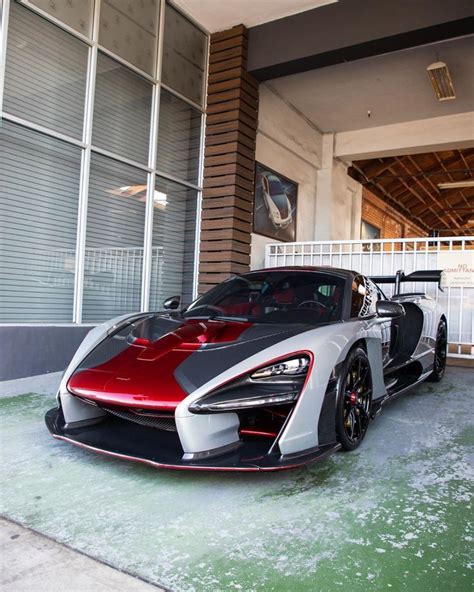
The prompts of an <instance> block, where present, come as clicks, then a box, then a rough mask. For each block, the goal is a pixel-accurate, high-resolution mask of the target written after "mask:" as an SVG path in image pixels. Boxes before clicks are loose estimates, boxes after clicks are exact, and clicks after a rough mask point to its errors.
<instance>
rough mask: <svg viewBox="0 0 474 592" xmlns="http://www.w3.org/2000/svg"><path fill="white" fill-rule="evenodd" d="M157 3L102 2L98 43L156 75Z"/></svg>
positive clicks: (144, 0)
mask: <svg viewBox="0 0 474 592" xmlns="http://www.w3.org/2000/svg"><path fill="white" fill-rule="evenodd" d="M158 4H159V2H158V1H157V0H141V1H140V2H130V0H102V5H101V9H100V28H99V43H100V44H101V45H103V46H104V47H105V48H107V49H109V50H110V51H113V52H114V53H116V54H117V55H119V56H120V57H121V58H123V59H124V60H127V62H130V63H131V64H133V65H134V66H137V68H140V69H141V70H143V71H144V72H147V73H148V74H150V75H154V74H155V63H156V46H157V43H156V32H157V31H158V18H159V17H158Z"/></svg>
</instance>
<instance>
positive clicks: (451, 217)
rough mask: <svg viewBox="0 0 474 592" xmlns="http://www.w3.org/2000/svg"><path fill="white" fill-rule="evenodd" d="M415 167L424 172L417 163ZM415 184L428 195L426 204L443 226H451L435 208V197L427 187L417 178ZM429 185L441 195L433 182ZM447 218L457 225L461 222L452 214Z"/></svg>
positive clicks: (405, 167) (403, 166) (405, 168)
mask: <svg viewBox="0 0 474 592" xmlns="http://www.w3.org/2000/svg"><path fill="white" fill-rule="evenodd" d="M399 162H400V161H399ZM410 162H413V161H412V160H411V161H410ZM400 165H401V166H402V168H403V169H404V170H405V171H407V172H408V173H410V170H409V169H408V167H407V166H406V165H405V163H403V162H400ZM414 167H415V169H416V170H417V172H420V171H422V169H421V168H420V167H419V165H418V164H417V163H414ZM414 183H415V184H416V185H417V187H419V188H420V189H421V190H422V191H423V192H424V193H425V194H426V195H427V197H428V201H427V202H426V203H427V205H428V208H429V210H430V211H431V212H433V213H434V214H436V216H437V217H438V218H439V220H441V221H442V223H443V224H445V226H449V224H448V222H447V220H446V218H445V217H444V216H443V213H439V212H438V211H437V209H436V208H435V207H434V204H433V196H432V195H431V192H430V191H429V190H428V189H427V188H426V187H425V185H424V184H423V183H422V182H421V181H420V180H419V179H418V178H417V177H414ZM429 184H430V186H431V187H432V188H433V189H434V191H435V192H437V193H439V189H438V188H437V187H436V185H434V184H433V182H432V181H431V180H430V181H429ZM447 218H449V220H451V222H452V223H453V224H455V225H456V224H458V223H459V221H458V220H456V218H455V217H454V216H452V215H451V214H447Z"/></svg>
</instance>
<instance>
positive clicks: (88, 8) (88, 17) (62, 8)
mask: <svg viewBox="0 0 474 592" xmlns="http://www.w3.org/2000/svg"><path fill="white" fill-rule="evenodd" d="M30 4H33V5H34V6H37V7H38V8H41V10H44V11H45V12H47V13H48V14H50V15H51V16H54V17H55V18H57V19H58V20H59V21H61V22H62V23H65V24H66V25H68V26H69V27H71V28H72V29H75V30H76V31H79V33H82V34H83V35H86V36H90V34H91V29H92V12H93V10H94V0H75V1H74V0H30Z"/></svg>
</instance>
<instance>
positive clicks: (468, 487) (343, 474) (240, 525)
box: [0, 368, 474, 592]
mask: <svg viewBox="0 0 474 592" xmlns="http://www.w3.org/2000/svg"><path fill="white" fill-rule="evenodd" d="M25 384H26V383H24V385H23V387H22V388H21V389H20V390H23V392H25V394H16V395H14V396H10V393H12V392H14V391H13V385H11V388H10V387H8V388H3V397H2V398H1V400H0V412H1V422H2V441H1V455H2V459H1V471H2V473H3V475H2V480H3V484H4V485H3V488H2V494H3V495H2V500H1V511H2V512H3V514H4V515H5V516H6V517H9V518H12V519H14V520H16V521H18V522H20V523H21V524H24V525H27V526H30V527H32V528H34V529H36V530H38V531H39V532H42V533H45V534H46V535H48V536H50V537H53V538H54V539H56V540H58V541H61V542H64V543H66V544H68V545H70V546H71V547H73V548H75V549H79V550H81V551H84V552H85V553H87V554H88V555H90V556H92V557H96V558H99V559H100V560H103V561H105V562H107V563H109V564H111V565H114V566H116V567H118V568H120V569H122V570H125V571H128V572H130V573H132V574H137V575H139V576H141V577H142V578H144V579H146V580H147V581H150V582H154V583H157V584H161V585H162V586H164V587H167V588H170V589H172V590H176V591H186V592H191V591H196V592H201V591H212V592H215V591H220V590H226V591H227V590H244V591H252V590H256V591H257V590H265V591H285V592H286V591H289V590H291V591H295V592H296V591H313V590H314V591H317V592H332V591H337V590H340V589H342V590H350V591H351V592H359V591H361V592H362V591H364V592H366V591H370V590H373V591H377V592H378V591H382V590H384V591H385V590H389V589H392V590H394V591H397V592H398V591H410V592H411V591H414V590H416V591H417V592H437V591H440V592H441V591H442V592H447V591H456V592H458V591H461V592H462V591H464V590H466V591H467V590H471V589H472V586H473V574H472V568H473V566H474V562H473V560H472V557H473V556H474V554H473V545H472V542H473V530H472V524H471V523H470V521H471V519H472V508H471V496H472V492H473V483H474V476H473V467H472V444H473V441H474V429H473V423H472V395H473V393H474V372H473V370H472V369H462V368H449V369H448V372H447V375H446V377H445V380H444V381H443V382H442V383H441V384H429V383H427V384H425V385H422V386H421V387H419V388H418V389H416V390H415V391H414V392H413V393H412V394H410V395H407V396H405V397H403V398H401V399H399V400H398V401H396V402H394V403H393V404H392V405H390V406H387V407H386V409H385V411H384V413H383V414H382V415H381V416H380V417H379V418H377V420H376V421H375V422H373V424H372V425H371V426H370V429H369V433H368V435H367V438H366V440H365V441H364V443H363V445H362V446H361V447H360V448H359V449H358V450H357V451H355V452H354V453H351V454H343V453H338V454H336V455H334V456H333V457H331V458H330V459H329V460H327V461H326V462H324V463H323V464H320V465H314V466H312V467H310V468H307V469H301V470H297V471H293V472H285V473H279V474H265V475H259V474H253V475H245V474H244V475H239V474H203V473H187V472H183V473H180V472H171V471H170V472H167V471H158V470H154V469H152V468H150V467H145V466H139V465H134V464H132V463H127V462H123V461H118V460H113V459H108V458H105V457H102V456H99V455H95V454H92V453H90V452H86V451H82V450H80V449H78V448H75V447H72V446H70V445H68V444H66V443H62V442H57V441H55V440H53V439H51V438H50V437H49V435H48V433H47V431H46V428H45V427H44V424H43V414H44V412H45V411H46V410H47V409H48V408H49V407H51V406H52V405H53V404H54V397H53V394H52V391H51V392H50V393H49V394H37V393H35V392H30V393H26V390H25V389H26V386H25ZM38 384H40V388H39V389H35V390H42V392H48V388H45V383H44V382H41V383H40V382H38ZM4 386H5V385H4ZM15 392H17V391H15ZM470 455H471V456H470ZM19 589H20V588H19ZM36 589H37V590H44V592H49V589H47V588H43V589H41V588H36ZM87 589H88V588H87ZM95 589H97V590H98V589H99V588H95ZM118 589H120V588H118ZM12 590H14V589H13V588H12ZM51 590H53V588H51ZM84 590H86V588H85V589H84Z"/></svg>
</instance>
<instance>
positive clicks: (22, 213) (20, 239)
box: [0, 122, 81, 323]
mask: <svg viewBox="0 0 474 592" xmlns="http://www.w3.org/2000/svg"><path fill="white" fill-rule="evenodd" d="M0 162H1V163H2V167H1V168H0V212H1V214H0V322H3V323H12V322H16V323H19V322H20V323H35V322H44V323H53V322H55V323H61V322H71V321H72V315H73V293H74V270H75V255H76V228H77V209H78V196H79V176H80V167H81V150H80V149H79V148H76V147H75V146H71V145H70V144H66V143H64V142H61V141H59V140H55V139H53V138H49V137H47V136H44V135H43V134H39V133H38V132H34V131H32V130H28V129H26V128H23V127H21V126H17V125H15V124H13V123H9V122H3V124H2V126H1V128H0Z"/></svg>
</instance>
